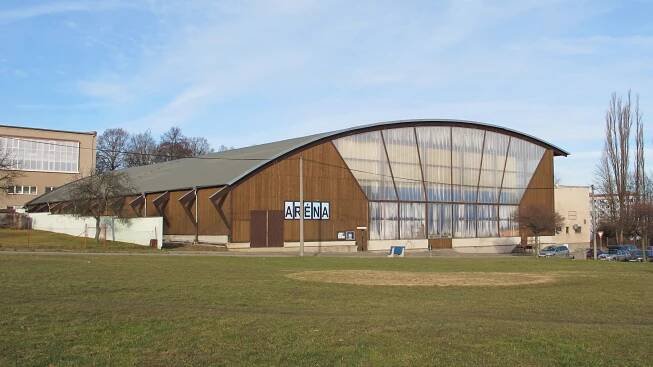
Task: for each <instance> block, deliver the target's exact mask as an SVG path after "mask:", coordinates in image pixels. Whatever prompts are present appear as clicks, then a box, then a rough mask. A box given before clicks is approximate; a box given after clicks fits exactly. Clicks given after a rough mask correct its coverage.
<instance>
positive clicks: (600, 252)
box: [585, 248, 605, 260]
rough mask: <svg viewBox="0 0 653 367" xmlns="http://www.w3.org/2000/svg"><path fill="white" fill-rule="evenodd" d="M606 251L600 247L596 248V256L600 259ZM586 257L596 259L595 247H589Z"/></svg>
mask: <svg viewBox="0 0 653 367" xmlns="http://www.w3.org/2000/svg"><path fill="white" fill-rule="evenodd" d="M604 253H605V252H603V250H601V249H600V248H597V249H596V258H597V259H598V258H599V257H600V256H601V255H603V254H604ZM585 258H586V259H587V260H593V259H594V249H593V248H588V249H587V251H585Z"/></svg>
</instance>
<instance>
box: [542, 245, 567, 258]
mask: <svg viewBox="0 0 653 367" xmlns="http://www.w3.org/2000/svg"><path fill="white" fill-rule="evenodd" d="M537 256H539V257H554V256H555V257H570V255H569V248H568V247H567V246H560V245H551V246H547V247H545V248H543V249H542V250H540V253H539V254H537Z"/></svg>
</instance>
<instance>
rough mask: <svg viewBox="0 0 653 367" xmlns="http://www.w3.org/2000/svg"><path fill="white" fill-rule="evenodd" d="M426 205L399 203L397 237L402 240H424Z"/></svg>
mask: <svg viewBox="0 0 653 367" xmlns="http://www.w3.org/2000/svg"><path fill="white" fill-rule="evenodd" d="M425 215H426V205H425V204H422V203H400V204H399V217H400V220H399V223H401V228H400V231H399V235H400V237H401V238H402V239H412V238H426V217H425Z"/></svg>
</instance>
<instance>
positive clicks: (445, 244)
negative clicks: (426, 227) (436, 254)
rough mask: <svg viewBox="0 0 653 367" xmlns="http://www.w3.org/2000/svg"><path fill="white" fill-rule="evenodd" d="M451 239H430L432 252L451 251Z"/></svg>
mask: <svg viewBox="0 0 653 367" xmlns="http://www.w3.org/2000/svg"><path fill="white" fill-rule="evenodd" d="M451 242H452V241H451V238H446V237H445V238H429V247H430V248H431V249H432V250H442V249H450V248H451V247H452V246H451V245H452V243H451Z"/></svg>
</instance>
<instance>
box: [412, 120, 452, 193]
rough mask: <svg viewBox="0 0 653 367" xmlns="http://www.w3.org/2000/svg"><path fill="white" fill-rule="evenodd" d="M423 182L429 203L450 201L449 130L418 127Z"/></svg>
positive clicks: (441, 127) (439, 127) (442, 127)
mask: <svg viewBox="0 0 653 367" xmlns="http://www.w3.org/2000/svg"><path fill="white" fill-rule="evenodd" d="M415 131H416V133H417V144H418V145H419V153H420V158H421V160H422V169H423V171H424V181H425V183H426V191H427V197H428V200H429V201H451V128H450V127H448V126H433V127H418V128H415Z"/></svg>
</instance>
